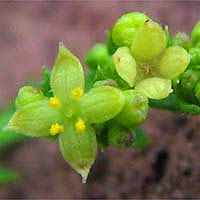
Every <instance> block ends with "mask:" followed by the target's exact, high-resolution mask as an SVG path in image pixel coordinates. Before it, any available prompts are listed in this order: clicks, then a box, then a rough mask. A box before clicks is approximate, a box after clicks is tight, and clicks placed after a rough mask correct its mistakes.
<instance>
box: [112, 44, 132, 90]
mask: <svg viewBox="0 0 200 200" xmlns="http://www.w3.org/2000/svg"><path fill="white" fill-rule="evenodd" d="M113 62H114V64H115V69H116V71H117V73H118V75H119V76H120V77H121V78H122V79H123V80H124V81H126V82H127V83H128V85H129V86H130V87H133V86H134V83H135V77H136V62H135V59H134V58H133V57H132V55H131V53H130V50H129V48H128V47H120V48H118V49H117V51H116V52H115V53H114V54H113Z"/></svg>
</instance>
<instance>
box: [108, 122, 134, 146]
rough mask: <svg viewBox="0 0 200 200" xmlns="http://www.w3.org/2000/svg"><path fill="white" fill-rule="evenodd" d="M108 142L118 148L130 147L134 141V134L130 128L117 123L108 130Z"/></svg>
mask: <svg viewBox="0 0 200 200" xmlns="http://www.w3.org/2000/svg"><path fill="white" fill-rule="evenodd" d="M108 142H109V144H111V145H112V146H113V147H116V148H118V149H126V148H130V147H131V146H132V144H133V142H134V134H133V133H132V132H131V131H130V130H129V129H126V128H123V127H121V126H118V125H115V126H113V127H111V128H110V129H109V131H108Z"/></svg>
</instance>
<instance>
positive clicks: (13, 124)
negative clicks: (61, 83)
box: [7, 100, 62, 137]
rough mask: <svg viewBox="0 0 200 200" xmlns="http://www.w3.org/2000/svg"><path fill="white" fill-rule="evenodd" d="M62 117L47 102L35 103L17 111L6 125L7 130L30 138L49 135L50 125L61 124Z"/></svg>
mask: <svg viewBox="0 0 200 200" xmlns="http://www.w3.org/2000/svg"><path fill="white" fill-rule="evenodd" d="M61 122H62V116H61V114H60V112H59V110H58V109H57V108H53V107H51V106H49V105H48V100H40V101H35V102H33V103H31V104H27V105H26V106H24V107H22V108H21V109H19V110H17V112H15V114H14V115H13V117H12V118H11V120H10V121H9V123H8V125H7V129H8V130H15V131H17V132H19V133H23V134H24V135H27V136H32V137H44V136H48V135H50V128H51V125H52V124H55V123H61Z"/></svg>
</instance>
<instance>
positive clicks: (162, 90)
mask: <svg viewBox="0 0 200 200" xmlns="http://www.w3.org/2000/svg"><path fill="white" fill-rule="evenodd" d="M135 89H136V90H137V91H139V92H141V93H142V94H144V95H146V96H147V97H148V98H151V99H163V98H166V97H168V95H169V94H170V93H171V92H172V88H171V81H170V80H168V79H164V78H157V77H154V78H147V79H144V80H143V81H141V82H140V83H139V84H138V85H136V87H135Z"/></svg>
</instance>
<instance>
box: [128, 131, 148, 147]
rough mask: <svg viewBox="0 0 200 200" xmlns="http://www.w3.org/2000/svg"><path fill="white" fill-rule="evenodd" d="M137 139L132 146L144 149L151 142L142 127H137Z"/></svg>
mask: <svg viewBox="0 0 200 200" xmlns="http://www.w3.org/2000/svg"><path fill="white" fill-rule="evenodd" d="M134 131H135V140H134V142H133V145H132V148H134V149H138V148H140V149H143V148H145V147H147V146H149V145H150V144H151V140H150V139H149V138H148V137H147V136H146V135H145V132H144V131H143V130H142V129H140V128H135V129H134Z"/></svg>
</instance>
